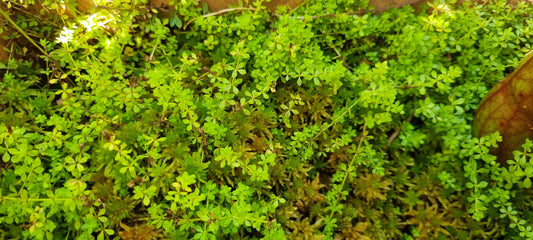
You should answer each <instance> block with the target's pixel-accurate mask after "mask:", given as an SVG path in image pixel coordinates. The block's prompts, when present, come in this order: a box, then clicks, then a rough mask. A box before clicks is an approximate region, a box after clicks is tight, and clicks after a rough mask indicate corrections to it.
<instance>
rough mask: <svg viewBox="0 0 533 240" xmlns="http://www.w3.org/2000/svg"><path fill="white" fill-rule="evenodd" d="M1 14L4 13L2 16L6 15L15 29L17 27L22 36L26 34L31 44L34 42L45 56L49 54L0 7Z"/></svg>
mask: <svg viewBox="0 0 533 240" xmlns="http://www.w3.org/2000/svg"><path fill="white" fill-rule="evenodd" d="M0 14H2V16H4V18H5V19H6V20H7V21H8V22H9V23H10V24H11V25H13V27H14V28H15V29H17V31H19V32H20V34H22V36H24V37H25V38H26V39H28V41H30V42H31V44H33V46H35V47H36V48H37V49H39V51H41V52H42V53H43V54H44V55H45V56H48V53H47V52H46V51H45V50H44V49H43V48H41V46H39V44H37V43H36V42H35V41H33V39H31V38H30V36H28V34H26V32H24V30H22V28H20V27H19V26H18V25H17V23H15V22H14V21H13V20H12V19H11V18H10V17H9V15H8V14H7V13H6V12H4V10H2V9H0Z"/></svg>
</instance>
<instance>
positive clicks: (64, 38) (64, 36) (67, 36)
mask: <svg viewBox="0 0 533 240" xmlns="http://www.w3.org/2000/svg"><path fill="white" fill-rule="evenodd" d="M72 28H73V29H68V28H67V27H63V30H61V32H60V33H59V37H58V38H57V39H56V41H57V42H58V43H68V42H70V41H71V40H72V37H73V35H74V29H76V26H72Z"/></svg>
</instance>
